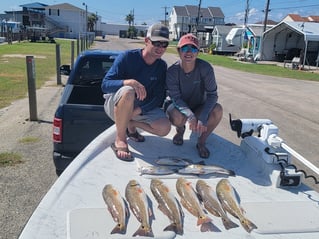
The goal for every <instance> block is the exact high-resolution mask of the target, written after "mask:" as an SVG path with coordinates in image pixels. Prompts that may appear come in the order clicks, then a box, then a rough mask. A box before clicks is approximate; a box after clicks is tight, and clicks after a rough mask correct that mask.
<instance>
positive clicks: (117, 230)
mask: <svg viewBox="0 0 319 239" xmlns="http://www.w3.org/2000/svg"><path fill="white" fill-rule="evenodd" d="M115 233H117V234H125V233H126V227H125V225H124V224H121V223H118V224H116V226H115V227H114V228H113V230H112V231H111V234H115Z"/></svg>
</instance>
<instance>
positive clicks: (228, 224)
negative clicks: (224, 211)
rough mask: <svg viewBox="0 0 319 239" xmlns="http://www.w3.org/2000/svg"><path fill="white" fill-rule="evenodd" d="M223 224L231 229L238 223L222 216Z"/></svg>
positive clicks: (227, 228)
mask: <svg viewBox="0 0 319 239" xmlns="http://www.w3.org/2000/svg"><path fill="white" fill-rule="evenodd" d="M222 221H223V225H224V227H225V229H226V230H229V229H232V228H236V227H239V225H238V224H236V223H234V222H233V221H232V220H230V219H229V218H223V219H222Z"/></svg>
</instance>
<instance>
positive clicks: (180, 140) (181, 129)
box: [173, 125, 185, 145]
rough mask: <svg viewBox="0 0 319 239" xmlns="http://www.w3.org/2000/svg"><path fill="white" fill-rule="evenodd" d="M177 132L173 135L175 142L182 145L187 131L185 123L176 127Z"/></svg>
mask: <svg viewBox="0 0 319 239" xmlns="http://www.w3.org/2000/svg"><path fill="white" fill-rule="evenodd" d="M176 132H177V133H176V134H175V136H174V137H173V144H176V145H182V144H183V143H184V140H183V136H184V132H185V125H184V126H183V127H176Z"/></svg>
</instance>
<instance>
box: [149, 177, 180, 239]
mask: <svg viewBox="0 0 319 239" xmlns="http://www.w3.org/2000/svg"><path fill="white" fill-rule="evenodd" d="M150 188H151V192H152V193H153V195H154V197H155V199H156V201H157V202H158V209H159V210H161V211H162V212H163V213H164V215H166V216H167V217H168V218H169V219H170V221H171V224H170V225H168V226H167V227H166V228H165V229H164V231H174V232H175V233H177V234H179V235H183V222H182V220H183V213H182V211H181V208H180V206H179V204H178V202H177V199H176V198H175V196H174V195H173V194H172V192H171V190H170V189H169V188H168V187H167V186H166V185H165V184H164V183H163V182H162V181H161V180H159V179H152V181H151V186H150Z"/></svg>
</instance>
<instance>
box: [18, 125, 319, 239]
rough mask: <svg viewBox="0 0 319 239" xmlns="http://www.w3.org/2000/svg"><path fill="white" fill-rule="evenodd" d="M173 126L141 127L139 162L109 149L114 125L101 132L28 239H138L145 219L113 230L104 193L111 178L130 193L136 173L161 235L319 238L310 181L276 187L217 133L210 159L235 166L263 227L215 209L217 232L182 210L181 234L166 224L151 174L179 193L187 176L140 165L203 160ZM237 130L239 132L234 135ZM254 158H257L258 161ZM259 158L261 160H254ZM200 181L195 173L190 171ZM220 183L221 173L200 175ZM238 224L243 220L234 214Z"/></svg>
mask: <svg viewBox="0 0 319 239" xmlns="http://www.w3.org/2000/svg"><path fill="white" fill-rule="evenodd" d="M174 133H175V129H174V128H172V130H171V132H170V134H169V135H168V136H167V137H164V138H161V137H157V136H153V135H150V134H147V133H145V132H143V135H145V138H146V141H145V142H143V143H136V142H132V141H129V145H130V149H131V150H132V151H133V154H134V156H135V161H134V162H123V161H121V160H118V159H117V158H116V157H115V155H114V153H113V151H112V149H111V148H110V147H109V146H110V144H111V143H112V142H113V140H114V137H115V128H114V126H113V127H111V128H110V129H108V130H106V131H105V132H104V133H102V134H101V135H100V136H98V137H97V138H96V139H95V140H94V141H92V142H91V144H90V145H89V146H88V147H87V148H86V149H85V150H84V151H83V152H82V153H81V154H80V155H79V156H78V157H77V158H76V159H75V160H74V162H73V163H72V164H71V165H70V166H69V167H68V168H67V170H66V171H65V172H64V173H63V174H62V175H61V176H60V177H59V178H58V180H57V181H56V183H55V184H54V185H53V186H52V188H51V189H50V191H49V192H48V193H47V194H46V196H45V197H44V198H43V200H42V201H41V203H40V204H39V206H38V208H37V209H36V210H35V212H34V214H33V215H32V217H31V218H30V220H29V222H28V224H27V225H26V227H25V228H24V230H23V232H22V233H21V235H20V239H26V238H33V239H35V238H41V239H42V238H69V239H82V238H132V235H133V233H134V232H135V231H136V230H137V228H138V227H139V225H140V223H139V222H138V221H137V219H136V218H135V216H134V215H133V214H132V213H131V214H130V217H129V220H128V225H127V232H126V234H125V235H120V234H113V235H111V234H110V232H111V230H112V229H113V228H114V226H115V222H114V221H113V219H112V217H111V215H110V213H109V212H108V211H107V208H106V204H105V202H104V201H103V198H102V189H103V187H104V186H105V185H106V184H113V186H115V187H116V188H117V189H118V190H119V191H120V192H121V194H122V196H123V197H124V195H125V187H126V185H127V183H128V181H129V180H131V179H136V180H137V181H139V182H140V184H141V185H142V187H143V189H144V190H145V192H146V193H147V195H148V196H149V199H150V200H151V202H152V209H153V212H154V217H155V219H154V220H152V229H153V232H154V237H155V238H163V239H164V238H228V239H230V238H231V239H236V238H250V239H252V238H255V239H258V238H266V239H267V238H272V239H273V238H289V239H294V238H303V239H310V238H311V239H313V238H319V206H318V202H319V194H318V193H316V192H314V191H313V190H311V189H310V188H307V187H306V186H304V185H301V186H299V187H298V188H289V189H283V188H277V187H276V186H275V185H273V183H272V180H271V178H270V176H269V173H267V170H264V167H263V164H259V163H258V162H260V159H258V158H256V159H250V158H248V157H246V155H245V153H244V152H243V150H242V149H241V147H240V146H238V145H235V144H233V143H230V142H229V141H226V140H224V139H223V138H221V137H219V136H218V135H215V134H212V135H211V137H210V138H209V140H208V143H207V146H208V147H209V149H210V150H211V157H210V159H208V160H206V164H209V163H211V164H215V165H220V166H222V167H224V168H226V169H231V170H233V171H235V173H236V176H235V177H229V178H228V179H229V180H230V182H231V184H232V185H233V186H234V188H235V189H236V191H237V192H238V196H239V197H240V202H241V204H242V206H243V208H244V209H245V211H246V216H247V218H249V219H250V220H251V221H253V222H254V223H255V224H256V225H257V227H258V229H256V230H253V231H252V232H251V233H250V234H249V233H248V232H246V231H245V230H244V229H243V227H242V226H239V227H238V228H234V229H230V230H226V229H225V228H224V227H223V225H222V222H221V219H220V218H217V217H215V216H213V215H210V217H211V218H212V219H213V224H214V228H215V231H213V232H200V227H199V226H196V221H197V219H196V218H195V217H194V216H193V215H191V214H190V213H189V212H187V211H186V210H185V209H184V208H183V212H184V214H185V217H184V235H183V236H180V235H175V233H173V232H169V231H166V232H164V231H163V229H164V228H165V227H166V226H167V225H169V224H170V222H169V219H168V218H167V217H166V216H165V215H164V214H163V213H162V212H161V211H159V210H158V209H157V205H158V204H157V202H156V200H155V198H154V197H153V195H152V193H151V191H150V181H151V180H150V179H151V178H152V177H159V178H161V179H162V180H163V181H164V182H165V183H166V184H167V185H168V186H169V187H170V188H171V189H172V190H173V193H174V194H175V196H176V198H177V199H178V200H179V195H178V194H177V192H176V188H175V183H176V179H177V178H178V177H180V176H181V175H176V174H172V175H166V176H153V175H140V174H139V172H138V167H139V166H141V165H148V164H154V161H155V160H156V159H157V158H158V157H159V156H177V157H182V158H188V159H192V160H193V161H195V162H198V161H200V160H202V159H200V158H199V156H198V154H197V151H196V149H195V142H196V139H195V137H194V136H193V135H191V134H190V133H189V131H186V134H185V140H184V145H183V146H176V145H174V144H173V143H172V140H171V139H172V137H173V135H174ZM234 134H235V133H234ZM253 160H255V161H253ZM256 162H257V163H256ZM184 177H186V178H187V179H188V180H190V181H192V182H194V184H193V186H194V187H195V183H196V181H197V179H198V177H197V176H184ZM200 178H201V179H204V180H205V181H206V182H208V183H209V184H210V185H211V186H213V187H215V186H216V184H217V182H218V181H219V180H220V179H221V177H216V176H212V175H211V176H201V177H200ZM229 217H230V218H231V219H232V220H233V221H234V222H236V223H238V225H240V223H239V221H238V220H237V219H235V218H234V217H232V216H229Z"/></svg>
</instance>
